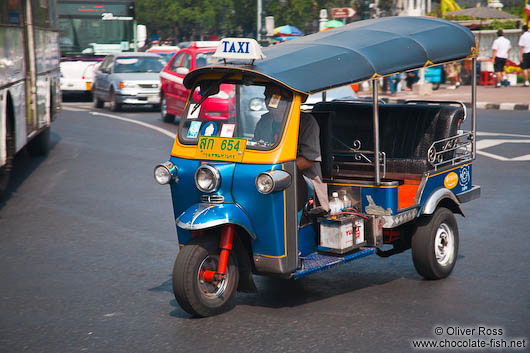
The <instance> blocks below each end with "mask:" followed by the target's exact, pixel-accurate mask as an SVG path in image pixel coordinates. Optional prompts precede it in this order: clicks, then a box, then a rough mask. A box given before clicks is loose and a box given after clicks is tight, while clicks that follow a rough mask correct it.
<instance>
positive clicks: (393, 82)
mask: <svg viewBox="0 0 530 353" xmlns="http://www.w3.org/2000/svg"><path fill="white" fill-rule="evenodd" d="M399 82H401V74H400V73H397V74H394V75H392V76H390V78H389V86H390V95H391V96H395V95H396V91H397V89H398V84H399Z"/></svg>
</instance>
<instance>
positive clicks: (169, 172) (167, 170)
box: [154, 162, 178, 185]
mask: <svg viewBox="0 0 530 353" xmlns="http://www.w3.org/2000/svg"><path fill="white" fill-rule="evenodd" d="M177 172H178V168H177V166H176V165H174V164H173V163H171V162H166V163H162V164H159V165H157V166H156V167H155V171H154V174H155V180H156V182H157V183H159V184H160V185H165V184H168V183H169V182H170V181H171V180H175V181H178V178H177Z"/></svg>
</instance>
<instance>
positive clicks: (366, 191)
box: [361, 185, 398, 214]
mask: <svg viewBox="0 0 530 353" xmlns="http://www.w3.org/2000/svg"><path fill="white" fill-rule="evenodd" d="M367 196H371V197H372V199H373V200H374V203H375V205H377V206H381V207H383V208H384V209H385V211H386V210H388V209H390V210H391V211H392V214H396V213H397V210H398V188H397V185H396V187H391V188H389V187H386V188H378V187H361V200H362V211H363V213H366V206H368V205H369V203H368V198H367Z"/></svg>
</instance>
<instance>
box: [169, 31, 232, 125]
mask: <svg viewBox="0 0 530 353" xmlns="http://www.w3.org/2000/svg"><path fill="white" fill-rule="evenodd" d="M218 44H219V42H211V41H207V42H192V43H191V45H190V46H189V47H188V48H184V49H182V50H180V51H179V52H178V53H177V54H176V55H175V56H174V57H173V58H172V59H171V60H170V61H169V63H168V64H167V65H166V67H165V68H164V69H163V70H162V72H161V73H160V82H161V89H160V106H161V110H160V111H161V114H162V119H163V120H164V121H166V122H173V121H174V119H175V117H178V118H180V117H182V114H183V112H184V108H185V107H186V100H187V99H188V95H189V94H190V91H189V90H188V89H187V88H186V87H184V84H183V80H184V76H186V75H187V74H188V72H190V71H193V70H195V69H196V68H199V67H202V66H206V65H211V64H215V63H217V62H218V61H219V60H218V59H216V58H214V57H213V56H212V55H213V54H214V53H215V49H216V48H217V45H218ZM233 90H234V86H233V85H228V84H224V85H221V88H220V91H219V93H217V94H215V95H213V96H210V97H208V98H207V99H206V101H205V102H204V103H202V104H201V111H200V116H199V117H200V118H204V119H210V120H226V119H228V118H229V111H230V110H231V109H232V112H234V110H233V109H234V107H232V108H231V107H230V104H229V102H230V97H232V98H233V96H234V93H235V92H233ZM199 93H200V92H199V91H198V90H197V91H196V92H194V93H193V94H194V100H195V101H196V102H198V101H199V100H200V95H199ZM232 101H233V99H232Z"/></svg>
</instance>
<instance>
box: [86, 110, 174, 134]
mask: <svg viewBox="0 0 530 353" xmlns="http://www.w3.org/2000/svg"><path fill="white" fill-rule="evenodd" d="M90 114H92V115H97V116H104V117H106V118H111V119H116V120H122V121H126V122H129V123H133V124H136V125H140V126H143V127H146V128H148V129H151V130H155V131H158V132H160V133H162V134H164V135H166V136H168V137H170V138H172V139H174V138H175V136H176V135H175V134H174V133H173V132H171V131H169V130H166V129H162V128H160V127H158V126H155V125H151V124H148V123H144V122H143V121H138V120H133V119H128V118H124V117H121V116H118V115H112V114H106V113H99V112H90Z"/></svg>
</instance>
